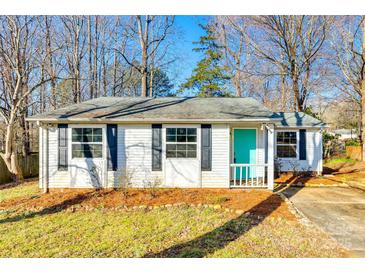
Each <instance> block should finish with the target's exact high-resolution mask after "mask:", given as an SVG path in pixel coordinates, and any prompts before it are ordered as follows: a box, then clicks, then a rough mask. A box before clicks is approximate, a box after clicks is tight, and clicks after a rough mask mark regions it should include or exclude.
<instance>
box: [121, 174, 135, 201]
mask: <svg viewBox="0 0 365 274" xmlns="http://www.w3.org/2000/svg"><path fill="white" fill-rule="evenodd" d="M132 177H133V171H131V170H128V169H127V168H121V169H119V170H118V181H119V186H120V189H121V191H122V194H123V197H124V199H127V198H128V196H129V188H130V187H131V186H132Z"/></svg>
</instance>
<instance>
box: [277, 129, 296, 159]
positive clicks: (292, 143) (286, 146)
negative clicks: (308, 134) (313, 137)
mask: <svg viewBox="0 0 365 274" xmlns="http://www.w3.org/2000/svg"><path fill="white" fill-rule="evenodd" d="M297 149H298V134H297V132H296V131H278V132H277V133H276V157H278V158H282V159H285V158H288V159H293V158H297V155H298V152H297Z"/></svg>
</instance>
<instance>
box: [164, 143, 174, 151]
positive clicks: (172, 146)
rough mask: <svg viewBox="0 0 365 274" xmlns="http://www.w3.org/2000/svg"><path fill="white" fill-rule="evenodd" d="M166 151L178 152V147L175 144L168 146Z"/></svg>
mask: <svg viewBox="0 0 365 274" xmlns="http://www.w3.org/2000/svg"><path fill="white" fill-rule="evenodd" d="M166 150H167V151H170V150H174V151H175V150H176V145H175V144H167V145H166Z"/></svg>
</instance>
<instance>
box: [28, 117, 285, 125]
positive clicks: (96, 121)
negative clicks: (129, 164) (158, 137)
mask: <svg viewBox="0 0 365 274" xmlns="http://www.w3.org/2000/svg"><path fill="white" fill-rule="evenodd" d="M25 120H26V121H28V122H45V123H69V124H72V123H93V124H105V123H108V124H120V123H151V122H153V123H156V122H158V123H191V122H195V123H227V122H229V123H240V122H278V121H281V120H282V119H281V118H252V119H160V118H154V119H128V120H113V119H93V118H75V119H57V118H32V117H28V118H26V119H25Z"/></svg>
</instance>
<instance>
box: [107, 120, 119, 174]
mask: <svg viewBox="0 0 365 274" xmlns="http://www.w3.org/2000/svg"><path fill="white" fill-rule="evenodd" d="M106 135H107V143H108V148H107V151H108V153H107V154H108V157H107V160H108V170H114V171H115V170H117V168H118V126H117V125H113V124H110V125H107V126H106Z"/></svg>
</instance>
